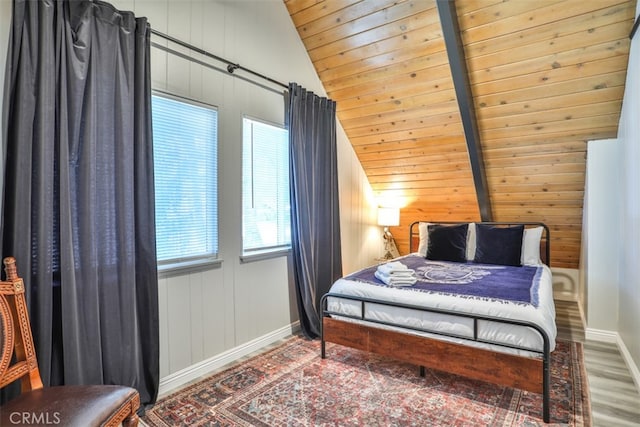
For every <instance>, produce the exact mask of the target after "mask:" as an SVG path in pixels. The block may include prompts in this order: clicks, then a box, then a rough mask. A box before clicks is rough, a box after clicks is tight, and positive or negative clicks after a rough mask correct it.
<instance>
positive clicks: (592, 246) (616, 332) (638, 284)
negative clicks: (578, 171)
mask: <svg viewBox="0 0 640 427" xmlns="http://www.w3.org/2000/svg"><path fill="white" fill-rule="evenodd" d="M639 15H640V3H638V5H637V10H636V16H639ZM588 147H589V149H588V158H587V160H588V161H587V187H586V188H585V190H586V192H585V194H586V197H585V199H586V200H585V206H586V208H585V209H586V210H585V218H586V219H585V224H586V225H587V226H586V227H585V230H584V234H583V239H584V240H583V242H584V245H586V250H585V252H586V253H583V255H584V256H583V259H582V266H581V267H582V276H583V278H584V280H585V281H586V286H587V288H586V295H585V298H586V300H587V301H588V303H587V304H588V310H587V331H586V332H587V338H590V339H601V340H605V341H612V342H616V343H617V344H618V347H619V348H620V350H621V353H622V356H623V358H624V359H625V361H626V362H627V365H628V366H629V368H630V371H631V375H632V377H633V379H634V381H635V383H636V386H637V387H638V388H640V369H639V367H640V332H638V330H639V328H640V268H639V267H638V266H639V265H640V264H639V262H640V167H639V166H638V165H640V33H637V34H636V35H635V37H634V39H633V40H632V42H631V52H630V55H629V65H628V68H627V80H626V86H625V94H624V100H623V104H622V114H621V118H620V125H619V127H618V138H617V139H616V140H608V141H594V142H590V143H589V146H588Z"/></svg>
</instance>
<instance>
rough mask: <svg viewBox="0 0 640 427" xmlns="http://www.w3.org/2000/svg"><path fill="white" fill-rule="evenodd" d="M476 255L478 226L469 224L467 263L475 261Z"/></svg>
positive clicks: (472, 223)
mask: <svg viewBox="0 0 640 427" xmlns="http://www.w3.org/2000/svg"><path fill="white" fill-rule="evenodd" d="M475 255H476V224H475V223H474V222H470V223H469V231H468V232H467V261H473V258H474V257H475Z"/></svg>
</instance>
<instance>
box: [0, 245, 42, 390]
mask: <svg viewBox="0 0 640 427" xmlns="http://www.w3.org/2000/svg"><path fill="white" fill-rule="evenodd" d="M4 268H5V273H6V279H5V280H4V281H0V388H2V387H4V386H6V385H8V384H11V383H13V382H14V381H16V380H18V379H19V380H21V383H22V391H23V392H25V391H29V390H36V389H39V388H42V380H41V379H40V370H39V369H38V360H37V359H36V351H35V347H34V345H33V337H32V336H31V324H30V322H29V314H28V312H27V303H26V301H25V297H24V292H25V289H24V283H23V281H22V279H21V278H20V277H18V271H17V268H16V260H15V258H12V257H7V258H5V259H4ZM12 360H13V363H12Z"/></svg>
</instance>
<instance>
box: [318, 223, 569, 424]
mask: <svg viewBox="0 0 640 427" xmlns="http://www.w3.org/2000/svg"><path fill="white" fill-rule="evenodd" d="M410 252H411V253H410V254H409V255H405V256H401V257H399V258H396V259H395V260H394V261H396V262H401V263H402V264H403V265H404V266H406V267H407V268H409V269H410V270H411V271H413V272H414V274H413V276H414V277H415V278H416V280H417V281H416V283H415V284H412V285H410V286H409V285H399V286H393V285H392V286H389V285H387V284H385V283H383V282H382V281H381V280H379V279H378V278H377V277H375V275H374V273H375V271H376V270H377V269H378V267H379V266H372V267H369V268H365V269H363V270H360V271H357V272H355V273H353V274H350V275H348V276H345V277H343V278H341V279H339V280H337V281H336V282H335V283H334V284H333V286H332V287H331V289H330V290H329V292H328V293H327V294H326V295H324V296H323V298H322V301H321V307H322V325H321V357H322V358H325V357H326V356H327V355H326V343H327V342H332V343H336V344H340V345H344V346H348V347H352V348H356V349H359V350H364V351H369V352H373V353H377V354H380V355H383V356H388V357H391V358H394V359H396V360H399V361H404V362H409V363H413V364H416V365H417V366H419V367H420V373H421V375H424V369H425V367H428V368H432V369H438V370H442V371H446V372H450V373H454V374H457V375H462V376H465V377H468V378H473V379H477V380H482V381H487V382H491V383H495V384H499V385H503V386H508V387H514V388H519V389H522V390H527V391H531V392H535V393H540V394H542V401H543V404H542V406H543V407H542V416H543V420H544V422H546V423H548V422H549V416H550V408H549V405H550V401H549V400H550V398H549V394H550V371H549V369H550V367H549V366H550V365H549V363H550V355H551V352H552V351H553V350H554V348H555V338H556V325H555V307H554V303H553V290H552V281H551V271H550V269H549V267H548V265H549V258H550V256H549V255H550V250H549V228H548V227H547V226H546V225H544V224H542V223H511V222H510V223H507V222H478V223H459V222H437V223H434V222H429V221H421V222H415V223H413V224H411V227H410Z"/></svg>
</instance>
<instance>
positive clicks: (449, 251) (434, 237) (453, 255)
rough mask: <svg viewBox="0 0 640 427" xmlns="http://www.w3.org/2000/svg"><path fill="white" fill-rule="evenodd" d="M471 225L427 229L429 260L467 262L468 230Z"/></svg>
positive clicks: (436, 226)
mask: <svg viewBox="0 0 640 427" xmlns="http://www.w3.org/2000/svg"><path fill="white" fill-rule="evenodd" d="M468 229H469V224H460V225H450V226H445V225H438V224H431V225H429V226H428V227H427V232H428V233H429V243H428V246H427V256H426V258H427V259H430V260H433V261H454V262H467V256H466V253H467V230H468Z"/></svg>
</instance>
